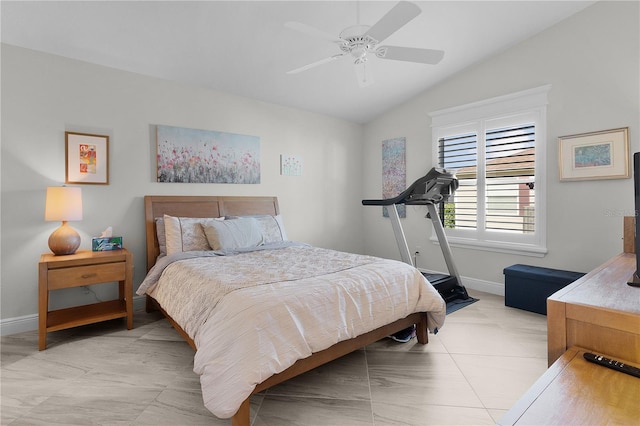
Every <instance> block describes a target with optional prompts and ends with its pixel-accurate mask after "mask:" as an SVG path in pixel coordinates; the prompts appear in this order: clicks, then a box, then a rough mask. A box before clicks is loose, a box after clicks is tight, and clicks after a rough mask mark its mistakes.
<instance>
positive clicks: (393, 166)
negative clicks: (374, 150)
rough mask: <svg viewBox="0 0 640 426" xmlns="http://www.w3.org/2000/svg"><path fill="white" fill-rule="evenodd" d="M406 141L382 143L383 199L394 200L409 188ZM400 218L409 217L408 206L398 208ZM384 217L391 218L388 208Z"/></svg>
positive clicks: (384, 210)
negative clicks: (393, 198)
mask: <svg viewBox="0 0 640 426" xmlns="http://www.w3.org/2000/svg"><path fill="white" fill-rule="evenodd" d="M405 146H406V139H405V138H396V139H389V140H386V141H382V198H392V197H395V196H397V195H398V194H400V193H401V192H402V191H404V190H405V189H406V187H407V160H406V148H405ZM397 209H398V216H400V217H407V213H406V211H407V210H406V206H405V205H404V204H400V205H398V206H397ZM382 215H383V216H384V217H389V212H388V211H387V207H386V206H383V207H382Z"/></svg>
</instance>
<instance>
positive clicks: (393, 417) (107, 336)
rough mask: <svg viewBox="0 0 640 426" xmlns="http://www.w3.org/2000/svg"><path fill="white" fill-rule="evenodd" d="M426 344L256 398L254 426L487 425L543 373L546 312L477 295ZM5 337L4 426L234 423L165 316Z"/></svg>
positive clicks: (363, 355) (385, 351)
mask: <svg viewBox="0 0 640 426" xmlns="http://www.w3.org/2000/svg"><path fill="white" fill-rule="evenodd" d="M469 293H470V294H471V295H472V296H475V297H478V298H480V301H479V302H476V303H475V304H473V305H471V306H469V307H466V308H464V309H462V310H460V311H457V312H454V313H453V314H451V315H449V316H448V317H447V320H446V323H445V326H444V327H443V328H442V329H441V331H440V332H439V333H438V334H437V335H435V336H434V335H430V336H429V338H430V342H429V344H428V345H426V346H422V345H420V344H418V343H417V342H416V341H415V339H414V340H412V341H411V342H409V343H405V344H400V343H396V342H393V341H391V340H390V339H384V340H381V341H379V342H376V343H374V344H372V345H370V346H367V347H366V348H365V349H363V350H359V351H356V352H354V353H352V354H350V355H347V356H345V357H344V358H341V359H339V360H337V361H334V362H332V363H330V364H327V365H325V366H323V367H320V368H318V369H316V370H314V371H311V372H309V373H307V374H305V375H303V376H300V377H298V378H295V379H293V380H290V381H288V382H285V383H283V384H281V385H278V386H276V387H274V388H272V389H269V390H267V391H266V392H264V393H262V394H260V395H257V396H255V397H253V398H252V401H251V405H252V406H251V412H252V421H253V425H254V426H266V425H273V426H285V425H376V426H379V425H431V424H437V425H484V424H487V425H490V424H494V423H495V422H496V421H497V420H498V419H499V418H500V417H501V416H502V414H503V413H504V412H506V410H507V409H508V408H509V407H510V406H511V405H512V404H513V403H514V402H515V401H516V400H517V399H518V398H519V397H520V396H521V395H522V394H523V393H524V392H525V391H526V390H527V389H528V388H529V386H531V385H532V384H533V382H534V381H535V380H536V379H537V378H538V377H539V376H540V375H541V374H542V373H543V372H544V371H545V369H546V365H547V361H546V317H545V316H543V315H538V314H534V313H530V312H526V311H521V310H517V309H513V308H507V307H505V306H504V298H503V297H500V296H495V295H491V294H485V293H478V292H474V291H470V292H469ZM47 343H48V349H47V350H46V351H42V352H39V351H38V350H37V346H38V337H37V332H35V331H34V332H26V333H21V334H17V335H13V336H4V337H2V340H1V344H2V346H1V351H2V352H1V366H2V368H1V371H0V374H1V375H0V382H1V391H0V398H1V406H0V409H1V411H2V417H1V419H2V420H1V421H2V425H9V424H10V425H45V424H46V425H51V424H60V425H62V424H64V425H72V424H76V425H87V424H99V425H195V424H203V425H205V424H206V425H230V424H231V421H230V420H219V419H217V418H215V417H214V416H213V415H211V413H209V412H208V411H207V410H206V408H204V406H203V404H202V396H201V393H200V385H199V382H198V377H197V376H196V375H195V374H194V373H193V372H192V367H193V352H192V350H191V349H190V348H189V346H188V345H187V344H186V343H184V342H183V341H182V340H181V338H180V337H179V336H178V334H177V333H176V332H175V331H174V330H173V329H172V328H171V327H170V326H169V325H168V323H167V322H166V320H164V319H162V317H161V316H160V315H159V314H157V313H152V314H147V313H145V312H136V314H135V328H134V329H133V330H130V331H127V330H126V329H123V322H122V321H120V320H115V321H110V322H106V323H102V324H96V325H92V326H86V327H81V328H77V329H72V330H65V331H60V332H56V333H51V334H49V335H48V339H47Z"/></svg>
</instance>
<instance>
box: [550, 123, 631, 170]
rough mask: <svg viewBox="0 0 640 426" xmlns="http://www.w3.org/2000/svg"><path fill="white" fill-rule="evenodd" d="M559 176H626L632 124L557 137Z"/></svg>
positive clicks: (628, 168)
mask: <svg viewBox="0 0 640 426" xmlns="http://www.w3.org/2000/svg"><path fill="white" fill-rule="evenodd" d="M558 145H559V150H560V155H559V166H560V180H561V181H572V180H590V179H624V178H628V177H630V176H631V172H630V166H629V161H630V160H629V128H628V127H623V128H619V129H611V130H603V131H600V132H592V133H582V134H579V135H571V136H562V137H560V138H558Z"/></svg>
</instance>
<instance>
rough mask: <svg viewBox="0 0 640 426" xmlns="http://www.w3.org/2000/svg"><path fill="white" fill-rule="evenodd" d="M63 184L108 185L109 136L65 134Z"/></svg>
mask: <svg viewBox="0 0 640 426" xmlns="http://www.w3.org/2000/svg"><path fill="white" fill-rule="evenodd" d="M64 136H65V157H66V161H65V163H66V164H65V165H66V173H65V183H87V184H96V185H108V184H109V136H105V135H92V134H89V133H75V132H65V133H64Z"/></svg>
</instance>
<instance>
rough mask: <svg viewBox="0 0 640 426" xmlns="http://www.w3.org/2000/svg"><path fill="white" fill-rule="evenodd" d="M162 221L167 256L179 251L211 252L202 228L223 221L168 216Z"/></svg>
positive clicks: (220, 219) (208, 218)
mask: <svg viewBox="0 0 640 426" xmlns="http://www.w3.org/2000/svg"><path fill="white" fill-rule="evenodd" d="M163 219H164V233H165V239H166V242H167V254H173V253H178V252H181V251H198V250H211V247H210V246H209V242H208V241H207V236H206V235H205V234H204V230H203V229H202V226H203V225H206V224H208V223H211V222H217V221H222V220H223V218H212V217H207V218H201V217H175V216H169V215H164V217H163Z"/></svg>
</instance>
